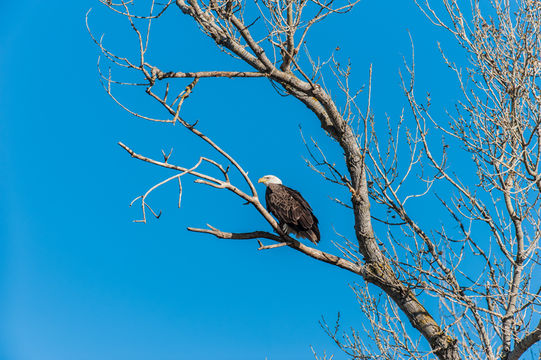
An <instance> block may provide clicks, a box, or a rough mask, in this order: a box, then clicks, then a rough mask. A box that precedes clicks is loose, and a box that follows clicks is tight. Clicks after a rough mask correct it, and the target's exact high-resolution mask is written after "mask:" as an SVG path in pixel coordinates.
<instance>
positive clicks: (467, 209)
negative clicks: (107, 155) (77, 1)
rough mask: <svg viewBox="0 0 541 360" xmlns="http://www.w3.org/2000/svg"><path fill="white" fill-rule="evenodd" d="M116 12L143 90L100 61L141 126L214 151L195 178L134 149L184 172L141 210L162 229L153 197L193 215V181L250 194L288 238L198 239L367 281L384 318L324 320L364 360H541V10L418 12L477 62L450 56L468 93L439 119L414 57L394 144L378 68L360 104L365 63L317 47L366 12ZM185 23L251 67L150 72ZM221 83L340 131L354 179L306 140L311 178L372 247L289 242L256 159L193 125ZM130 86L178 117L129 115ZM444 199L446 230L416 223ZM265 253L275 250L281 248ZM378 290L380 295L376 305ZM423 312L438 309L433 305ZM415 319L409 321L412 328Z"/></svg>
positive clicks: (369, 312) (495, 4)
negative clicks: (313, 47) (281, 255)
mask: <svg viewBox="0 0 541 360" xmlns="http://www.w3.org/2000/svg"><path fill="white" fill-rule="evenodd" d="M100 1H101V2H102V4H104V5H105V6H106V7H107V8H108V9H110V10H111V11H113V12H115V13H117V14H118V15H119V16H121V17H123V18H126V19H127V20H128V21H129V24H130V26H131V29H132V30H133V33H134V34H135V37H136V39H137V43H138V51H137V56H135V57H129V56H123V55H119V54H117V53H115V52H113V51H112V50H110V49H108V48H107V47H106V46H105V45H104V44H103V42H102V41H101V40H100V39H99V38H98V37H96V36H93V39H94V41H95V43H96V44H97V45H98V46H99V49H100V50H101V52H102V54H103V55H104V56H105V58H106V59H107V60H108V61H109V62H110V63H111V64H112V65H115V66H117V67H118V68H122V69H126V70H128V71H129V72H132V73H133V75H128V76H131V78H130V79H136V80H130V81H124V80H122V81H121V80H118V79H116V78H113V76H112V74H111V72H108V73H105V72H103V71H102V69H103V66H102V64H100V62H98V69H100V77H101V81H102V84H103V85H104V87H105V89H106V91H107V93H108V94H109V95H110V96H111V97H112V98H113V99H114V100H115V101H116V102H117V103H118V104H119V105H120V106H122V107H123V108H124V109H126V110H127V111H129V112H130V113H131V114H132V115H134V116H137V117H140V118H143V119H146V120H150V121H160V122H165V123H173V124H174V123H177V122H178V123H180V124H181V125H182V126H184V127H185V128H186V129H187V130H188V131H189V132H191V133H192V134H193V135H195V136H197V137H199V138H200V139H201V141H203V142H206V143H207V144H209V145H210V146H211V147H212V148H213V150H214V151H215V154H216V156H217V157H216V159H210V158H208V157H200V158H199V161H197V163H196V164H195V165H193V166H187V165H177V164H172V163H170V162H169V157H170V154H168V155H166V154H165V153H164V154H163V159H160V160H156V159H152V158H149V157H147V156H144V155H141V154H139V153H137V152H135V151H134V150H132V149H131V148H130V147H128V146H127V145H124V144H123V143H119V144H120V146H122V148H124V149H125V150H126V151H127V152H128V153H129V154H130V155H131V156H132V157H134V158H137V159H139V160H142V161H145V162H148V163H151V164H154V165H158V166H161V167H164V168H168V169H172V170H174V171H175V173H174V175H172V176H171V177H169V178H167V179H165V180H164V181H162V182H160V183H158V184H156V185H155V186H153V187H152V188H150V189H149V190H148V191H147V192H146V193H145V194H144V195H142V196H141V197H139V198H138V199H137V200H139V201H140V202H141V207H142V212H143V219H142V220H141V221H146V216H147V211H151V212H152V213H153V214H154V215H155V216H159V214H156V213H155V212H154V211H153V210H152V208H151V207H150V205H149V204H148V203H147V201H146V200H147V196H148V194H149V193H150V192H152V191H153V190H154V189H156V188H157V187H159V186H161V185H163V184H165V183H167V182H170V181H177V182H178V185H179V202H180V199H181V196H182V179H183V178H184V177H185V176H192V177H195V182H197V183H200V184H204V185H207V186H209V187H212V188H217V189H224V190H228V191H230V192H231V193H233V196H236V197H240V198H241V199H243V200H244V201H245V202H247V203H248V204H250V205H251V206H253V208H254V209H255V210H256V211H257V212H258V213H259V214H260V215H261V216H262V217H263V218H264V219H265V220H266V221H267V222H268V223H269V225H270V226H271V227H272V229H273V230H274V232H275V233H271V232H267V231H263V230H258V229H247V230H248V232H244V233H231V232H227V231H225V230H221V229H217V228H215V227H212V226H210V225H209V227H208V228H206V229H200V228H188V229H189V230H190V231H193V232H198V233H205V234H210V235H213V236H216V237H218V238H223V239H258V240H257V241H258V242H259V245H260V246H259V249H260V250H263V249H272V248H275V247H278V246H288V247H290V248H291V249H294V250H296V251H298V252H299V253H301V254H304V255H307V256H310V257H312V258H314V259H316V260H319V261H322V262H326V263H329V264H331V265H335V266H338V267H340V268H342V269H344V270H348V271H350V272H352V273H355V274H357V275H359V276H360V280H361V279H362V280H364V282H361V284H360V285H357V286H354V287H353V290H354V292H355V294H356V295H357V298H358V300H359V304H360V306H361V309H362V311H363V312H364V314H365V315H366V318H367V320H368V321H367V324H368V325H367V327H365V328H363V329H359V330H353V331H342V330H341V328H340V322H339V321H337V322H336V324H335V325H331V326H330V325H328V324H327V323H325V321H322V326H323V327H324V329H325V331H327V333H328V334H329V336H330V337H331V338H332V339H333V340H334V341H335V342H336V344H337V345H338V347H339V348H340V349H341V350H343V351H344V352H345V353H346V354H348V355H349V356H350V357H351V358H352V359H371V358H378V359H379V358H382V359H420V358H431V357H434V356H436V357H437V358H439V359H461V358H464V359H485V358H486V359H496V358H500V359H506V360H514V359H518V358H520V357H521V356H522V355H523V354H525V353H529V354H532V355H531V356H532V357H536V356H538V355H537V354H538V351H539V344H538V342H539V341H540V340H541V315H540V305H541V304H540V301H541V298H540V291H541V287H540V285H539V284H540V278H541V277H540V275H539V240H540V237H541V206H540V197H541V161H540V160H541V126H540V125H541V90H540V87H539V86H540V76H541V59H540V51H541V29H540V27H541V3H540V2H539V1H536V0H516V1H514V2H512V1H510V0H490V1H487V2H484V3H482V2H481V1H479V0H472V1H471V3H467V4H466V7H464V5H462V4H459V1H456V0H443V2H442V3H441V4H440V3H438V6H440V7H441V9H439V10H434V9H433V7H432V6H431V4H430V3H429V2H428V1H426V2H420V0H418V1H419V2H418V3H417V5H418V7H419V9H420V11H422V12H423V13H424V14H425V15H426V17H427V18H428V19H429V20H430V21H431V22H432V23H433V24H434V25H435V26H437V27H440V28H443V29H445V30H446V31H447V32H448V33H450V34H451V35H452V36H454V38H455V39H456V41H457V42H458V44H459V45H460V46H461V47H462V48H463V49H464V51H465V53H466V55H467V57H468V60H469V63H468V64H467V65H466V66H463V67H461V66H460V65H457V64H455V63H454V62H453V60H452V59H449V58H448V57H447V56H446V54H445V52H444V50H443V49H442V50H441V53H442V57H443V61H444V62H445V63H446V64H447V65H448V67H449V68H450V69H451V71H453V72H454V73H456V76H457V79H458V83H457V84H458V86H459V88H460V90H461V93H462V96H461V97H460V98H459V99H457V101H456V109H455V110H454V111H452V112H449V113H448V119H441V118H435V117H433V115H432V111H431V109H432V105H431V103H430V98H429V97H426V98H424V99H420V98H419V97H418V96H417V92H416V88H415V65H414V64H415V61H414V60H415V59H414V56H413V53H412V56H411V58H408V59H405V63H404V69H405V72H403V75H402V84H403V89H404V94H405V96H406V98H407V100H408V103H409V110H410V111H409V112H407V113H403V115H402V116H401V117H400V118H399V119H396V120H392V119H387V123H388V130H387V131H386V132H384V133H382V132H381V131H379V130H378V129H379V127H377V126H376V125H375V124H376V121H375V114H374V113H373V112H372V110H371V105H370V102H371V69H370V72H369V73H370V75H369V77H368V86H367V87H366V89H364V95H365V96H364V99H365V100H363V103H364V104H363V105H361V104H359V102H358V101H357V99H358V95H359V93H360V92H359V91H354V90H352V89H350V84H349V76H350V70H351V69H350V68H349V66H345V67H344V66H341V65H340V64H338V62H337V61H335V59H334V57H331V58H330V59H329V60H328V61H325V62H321V61H319V60H315V58H314V57H312V56H311V54H310V52H309V48H308V46H307V44H306V42H305V39H306V36H307V33H308V31H309V30H310V29H311V27H312V26H313V25H314V24H316V23H318V22H320V21H323V20H325V18H327V17H328V16H330V15H338V14H344V13H347V12H348V11H350V10H351V9H352V8H353V7H354V6H355V5H356V4H357V1H358V0H357V1H353V2H347V3H343V4H338V1H335V0H310V1H308V0H284V1H280V0H262V1H255V0H254V1H253V2H251V1H249V2H242V1H237V0H208V1H206V2H205V1H204V0H186V1H184V0H176V2H173V1H172V0H169V1H168V2H166V3H162V4H159V3H157V2H155V1H151V2H150V4H149V2H143V4H138V3H137V2H136V1H135V0H126V1H125V0H120V2H111V1H105V0H100ZM178 10H180V11H181V12H182V14H183V15H182V14H181V13H180V12H178ZM169 11H177V14H179V16H184V17H185V18H187V19H189V20H191V21H195V22H196V23H197V25H198V26H199V29H200V30H201V31H202V32H203V33H205V34H206V35H208V36H209V37H210V38H212V39H213V40H214V41H215V43H216V46H217V47H218V48H219V49H220V50H222V51H224V52H226V53H227V54H229V55H231V56H232V57H233V58H235V59H237V60H238V63H239V66H243V67H244V68H245V67H246V65H248V66H249V67H250V70H249V71H225V70H220V69H219V68H218V69H215V70H208V69H204V70H200V71H191V72H184V71H181V69H175V71H167V72H166V71H164V70H162V69H160V68H159V67H158V66H156V65H155V64H152V63H150V62H149V61H148V60H147V57H148V56H147V54H148V53H149V48H150V45H149V44H150V42H149V35H150V31H151V28H152V24H153V23H154V22H156V21H158V20H159V19H160V17H161V16H162V15H163V14H164V13H166V12H169ZM87 18H88V17H87ZM89 31H90V29H89ZM91 34H92V32H91ZM412 49H413V46H412ZM175 65H176V64H173V65H171V66H175ZM216 66H219V64H216ZM329 73H331V75H333V77H334V80H336V81H335V85H333V86H332V88H334V89H338V90H339V92H340V96H335V97H332V96H331V95H330V88H328V87H327V86H326V85H325V84H329V80H327V82H325V81H324V80H325V75H328V74H329ZM218 77H226V78H264V79H263V80H266V81H269V82H270V84H271V85H272V86H273V87H274V88H275V89H276V91H277V92H278V93H280V94H282V95H284V94H285V95H290V96H293V97H295V98H296V99H298V100H300V101H301V102H302V103H303V104H304V105H306V107H307V108H308V109H309V110H310V111H311V112H312V113H313V114H314V115H315V117H316V118H317V119H318V120H319V122H320V125H321V128H322V130H323V131H324V133H325V134H326V135H328V136H329V137H331V138H332V139H333V140H334V141H335V142H336V144H337V145H338V146H339V147H340V148H341V150H342V152H343V154H344V159H343V164H344V166H341V165H340V164H341V163H342V160H341V159H329V157H328V156H327V155H326V153H325V150H324V149H322V148H321V147H320V146H319V144H318V143H317V142H315V141H312V142H305V143H306V147H307V151H308V154H309V155H310V156H309V160H307V162H308V164H309V166H311V167H312V169H313V170H314V171H316V172H317V173H318V174H320V175H321V176H323V177H324V178H325V179H326V180H328V181H330V182H332V183H335V184H338V185H340V186H343V187H345V188H346V189H347V190H348V191H349V193H350V194H351V198H350V200H349V201H342V200H339V199H336V201H337V202H338V203H340V204H341V205H343V206H345V207H347V208H348V209H350V211H351V215H352V220H353V221H352V222H353V223H354V231H355V237H356V240H355V241H352V240H350V239H347V238H345V237H343V241H342V242H336V243H335V245H336V249H337V252H338V254H339V255H334V254H330V253H327V252H323V251H320V250H318V249H316V248H313V247H311V246H307V245H305V244H303V243H301V242H299V241H297V240H295V239H293V238H291V237H290V236H288V234H285V233H284V232H283V231H282V229H281V228H280V227H279V226H278V224H277V222H276V221H275V219H274V218H273V217H272V216H271V215H270V214H269V213H268V212H267V211H266V209H265V208H264V206H263V205H262V203H261V200H260V196H259V195H258V193H257V191H256V188H255V186H254V184H253V181H252V179H251V178H250V177H249V176H248V172H247V171H246V170H245V169H244V168H243V167H242V166H241V164H240V160H239V159H235V158H233V157H232V156H231V155H230V154H229V153H228V152H227V151H225V150H224V149H223V148H222V147H221V146H220V145H218V144H217V143H215V142H214V141H213V140H212V139H211V138H210V136H209V135H208V134H206V133H204V132H203V131H201V130H200V129H199V127H198V125H197V124H196V123H192V122H190V121H188V120H186V119H184V118H183V116H182V115H181V109H182V104H183V102H184V101H185V100H186V99H187V98H188V96H190V94H191V92H192V90H193V88H194V86H197V83H198V81H200V80H201V79H203V78H218ZM178 79H188V80H190V83H189V84H188V85H187V86H186V87H185V88H184V89H183V90H182V91H180V92H179V93H173V91H172V90H171V91H170V89H172V88H174V87H173V86H172V85H171V86H170V84H171V83H172V82H174V81H178ZM246 81H258V80H257V79H256V80H248V79H247V80H246ZM123 85H124V86H128V85H133V86H138V87H142V88H143V89H145V92H146V94H148V96H150V97H151V98H152V99H154V100H155V101H156V102H157V103H158V104H160V105H161V106H162V108H163V109H164V110H165V113H166V117H165V118H157V117H150V116H146V115H143V114H141V113H139V112H138V111H137V110H130V109H128V107H127V106H125V105H124V104H123V103H121V102H120V101H119V100H117V97H116V96H115V94H114V89H116V87H117V86H123ZM248 86H249V85H248ZM277 99H278V98H277ZM277 101H278V100H277ZM442 139H443V141H442ZM450 148H452V149H453V150H452V151H453V154H454V155H455V156H460V155H461V154H462V155H463V156H464V155H465V156H464V158H467V159H471V161H472V163H471V169H475V171H474V173H470V172H468V173H466V174H464V172H463V171H461V169H463V168H464V166H465V165H464V164H463V162H460V163H456V161H455V162H453V161H450V160H448V151H449V149H450ZM202 164H207V165H210V166H211V167H212V168H213V169H214V171H208V170H203V169H208V166H207V167H203V166H202ZM337 164H339V165H337ZM233 173H235V177H233V176H232V174H233ZM237 175H240V178H241V179H242V181H241V182H238V181H237V183H235V182H234V181H232V180H231V179H233V178H234V179H238V178H239V177H238V176H237ZM412 183H415V184H416V186H411V184H412ZM419 184H422V189H421V190H420V191H418V189H419ZM412 189H417V192H414V190H412ZM435 199H436V201H437V204H439V206H441V207H442V209H443V210H444V211H445V212H446V213H447V214H448V221H446V222H443V225H441V222H440V221H439V220H440V219H437V218H430V216H431V214H425V215H424V218H422V219H420V218H419V217H418V216H416V215H414V214H413V213H412V211H411V205H410V204H411V203H414V202H416V201H426V202H429V203H430V204H432V205H433V204H434V200H435ZM426 217H428V218H426ZM373 221H376V222H378V223H382V224H384V227H383V228H382V229H384V230H383V231H381V233H378V234H376V233H375V232H374V226H373ZM378 229H379V227H378ZM262 241H270V242H269V243H268V244H267V245H265V244H263V242H262ZM536 270H537V273H536ZM365 283H370V284H373V285H374V286H375V289H376V291H375V294H373V293H374V290H369V289H370V288H369V287H367V286H366V285H365ZM422 303H430V304H432V305H431V306H427V307H425V306H423V304H422ZM433 304H438V305H439V306H435V305H433ZM427 308H428V309H430V311H428V310H427ZM404 316H405V318H407V320H408V321H409V323H408V322H405V321H403V320H402V319H403V317H404ZM423 339H424V340H423ZM315 356H316V358H319V357H318V355H315ZM323 358H326V356H324V357H323Z"/></svg>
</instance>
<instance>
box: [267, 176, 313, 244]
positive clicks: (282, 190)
mask: <svg viewBox="0 0 541 360" xmlns="http://www.w3.org/2000/svg"><path fill="white" fill-rule="evenodd" d="M258 182H260V183H263V184H265V186H266V187H267V191H266V192H265V201H266V202H267V210H268V211H269V212H270V213H271V214H272V215H274V216H275V217H276V219H277V220H278V223H279V224H280V227H281V228H282V230H283V231H284V232H286V233H288V234H289V233H293V234H295V235H296V236H297V237H301V238H305V239H308V240H310V241H311V242H313V243H314V244H316V245H317V243H318V242H319V239H320V235H319V229H318V227H317V224H318V221H317V218H316V217H315V216H314V214H313V213H312V208H311V207H310V205H308V203H307V202H306V200H304V198H303V197H302V196H301V194H299V192H298V191H296V190H293V189H291V188H288V187H287V186H284V185H282V181H281V180H280V179H278V178H277V177H276V176H274V175H265V176H263V177H262V178H261V179H259V180H258Z"/></svg>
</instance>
